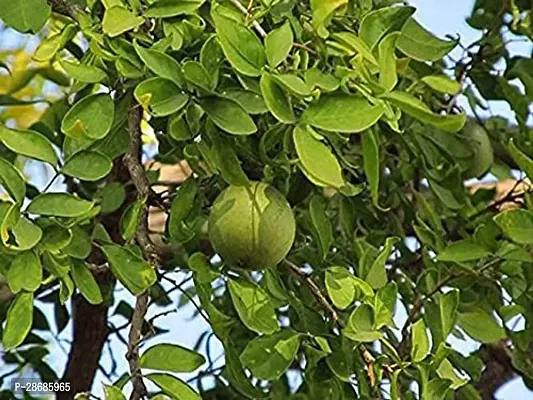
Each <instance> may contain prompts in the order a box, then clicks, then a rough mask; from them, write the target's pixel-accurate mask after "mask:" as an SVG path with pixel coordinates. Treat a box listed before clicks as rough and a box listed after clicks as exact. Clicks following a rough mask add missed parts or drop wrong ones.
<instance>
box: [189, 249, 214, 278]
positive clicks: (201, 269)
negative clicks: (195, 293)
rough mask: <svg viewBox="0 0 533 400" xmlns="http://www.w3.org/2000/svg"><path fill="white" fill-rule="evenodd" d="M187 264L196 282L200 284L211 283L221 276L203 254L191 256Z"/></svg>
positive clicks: (198, 253)
mask: <svg viewBox="0 0 533 400" xmlns="http://www.w3.org/2000/svg"><path fill="white" fill-rule="evenodd" d="M187 264H188V266H189V269H190V270H191V271H193V272H194V279H195V281H197V282H199V283H211V282H213V281H214V280H215V279H216V278H218V277H219V276H220V274H219V273H218V272H217V271H216V270H215V269H214V268H213V267H212V266H211V263H210V262H209V260H208V259H207V257H206V255H205V254H203V253H200V252H197V253H194V254H193V255H191V256H190V257H189V259H188V260H187Z"/></svg>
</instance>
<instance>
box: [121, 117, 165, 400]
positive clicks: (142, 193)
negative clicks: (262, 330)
mask: <svg viewBox="0 0 533 400" xmlns="http://www.w3.org/2000/svg"><path fill="white" fill-rule="evenodd" d="M141 121H142V109H141V108H140V107H132V108H131V109H130V111H129V113H128V130H129V134H130V143H129V146H128V150H127V152H126V154H125V155H124V164H125V165H126V167H127V168H128V171H129V173H130V177H131V180H132V182H133V184H134V185H135V189H136V191H137V198H138V199H140V200H141V201H142V202H143V205H142V209H141V217H140V221H139V226H138V227H137V232H136V234H135V239H136V241H137V243H138V244H139V246H140V247H141V250H142V252H143V255H144V256H145V257H146V258H147V259H148V261H149V262H150V264H151V265H152V267H154V268H156V267H157V266H158V265H159V264H160V259H159V255H158V251H157V248H156V246H155V245H154V244H153V243H152V241H151V239H150V236H149V232H148V206H147V205H146V204H145V201H146V200H147V199H148V197H149V195H150V192H151V189H150V182H149V181H148V178H147V177H146V174H145V170H144V168H143V166H142V163H141V154H142V153H141V152H142V141H141V136H142V133H141V127H140V126H141ZM147 310H148V292H147V291H146V292H144V293H142V294H140V295H139V296H137V300H136V302H135V308H134V310H133V316H132V319H131V329H130V332H129V335H128V352H127V354H126V358H127V359H128V363H129V368H130V373H131V381H132V384H133V391H132V393H131V396H130V400H139V399H142V398H145V397H146V395H147V393H148V391H147V389H146V386H145V385H144V382H143V380H142V376H141V368H140V365H139V344H140V342H141V329H142V326H143V322H144V317H145V315H146V312H147Z"/></svg>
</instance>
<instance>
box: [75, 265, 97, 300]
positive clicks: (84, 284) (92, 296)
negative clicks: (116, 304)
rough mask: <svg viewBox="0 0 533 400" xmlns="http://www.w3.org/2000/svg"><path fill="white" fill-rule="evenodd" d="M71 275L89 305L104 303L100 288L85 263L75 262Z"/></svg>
mask: <svg viewBox="0 0 533 400" xmlns="http://www.w3.org/2000/svg"><path fill="white" fill-rule="evenodd" d="M70 275H71V276H72V280H73V281H74V284H75V285H76V287H77V288H78V290H79V291H80V293H81V294H82V295H83V297H85V298H86V299H87V301H88V302H89V303H91V304H95V305H96V304H100V303H102V301H103V298H102V292H101V291H100V287H99V286H98V283H97V282H96V280H95V279H94V276H93V274H92V272H91V271H90V270H89V268H87V266H86V265H85V263H84V262H83V261H80V260H73V262H72V265H71V269H70Z"/></svg>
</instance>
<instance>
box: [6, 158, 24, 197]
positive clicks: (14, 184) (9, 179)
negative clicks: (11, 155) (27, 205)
mask: <svg viewBox="0 0 533 400" xmlns="http://www.w3.org/2000/svg"><path fill="white" fill-rule="evenodd" d="M0 184H1V185H2V186H3V187H4V189H5V190H6V191H7V193H8V194H9V196H10V197H11V198H12V199H13V200H14V201H15V202H16V203H22V201H23V200H24V197H25V196H26V184H25V183H24V177H23V176H22V174H21V173H20V171H19V170H18V169H17V168H16V167H15V166H14V165H13V164H11V163H10V162H8V161H6V160H4V159H3V158H0Z"/></svg>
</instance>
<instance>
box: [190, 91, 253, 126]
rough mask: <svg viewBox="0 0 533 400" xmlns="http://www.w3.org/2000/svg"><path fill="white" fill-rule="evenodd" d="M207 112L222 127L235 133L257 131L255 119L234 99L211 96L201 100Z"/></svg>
mask: <svg viewBox="0 0 533 400" xmlns="http://www.w3.org/2000/svg"><path fill="white" fill-rule="evenodd" d="M199 104H200V106H201V107H202V109H203V110H204V111H205V113H206V114H207V115H208V116H209V118H211V120H212V121H213V122H214V123H215V125H216V126H218V127H219V128H220V129H222V130H224V131H226V132H228V133H232V134H234V135H251V134H252V133H255V132H256V131H257V127H256V126H255V123H254V120H253V119H252V117H250V116H249V115H248V114H247V113H246V111H244V110H243V108H242V107H241V106H240V105H239V104H238V103H236V102H235V101H233V100H229V99H226V98H223V97H217V96H210V97H204V98H202V99H200V100H199Z"/></svg>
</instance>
